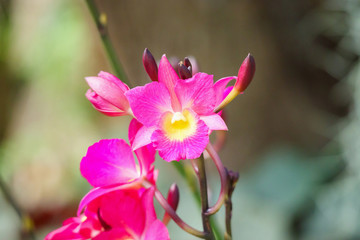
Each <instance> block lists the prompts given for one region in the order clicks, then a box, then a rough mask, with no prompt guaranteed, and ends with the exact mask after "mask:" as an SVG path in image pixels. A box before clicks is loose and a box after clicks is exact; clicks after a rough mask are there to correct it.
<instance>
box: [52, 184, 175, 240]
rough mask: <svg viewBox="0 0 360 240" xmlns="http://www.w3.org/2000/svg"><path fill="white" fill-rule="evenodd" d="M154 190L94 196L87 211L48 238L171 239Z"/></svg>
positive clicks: (57, 239) (125, 191) (99, 239)
mask: <svg viewBox="0 0 360 240" xmlns="http://www.w3.org/2000/svg"><path fill="white" fill-rule="evenodd" d="M153 196H154V189H153V188H149V189H144V188H140V189H137V190H134V189H122V190H116V191H112V192H109V193H107V194H104V195H101V196H99V197H98V198H95V199H93V200H92V201H91V202H89V203H88V204H87V205H86V206H85V211H84V214H82V215H81V216H79V217H75V218H70V219H68V220H67V221H65V222H64V225H63V227H61V228H59V229H56V230H54V231H53V232H51V233H49V234H48V235H47V236H46V237H45V240H64V239H69V240H85V239H93V240H117V239H129V240H168V239H170V238H169V233H168V231H167V229H166V227H165V225H164V224H163V223H162V222H161V221H160V220H158V219H157V217H156V213H155V209H154V204H153Z"/></svg>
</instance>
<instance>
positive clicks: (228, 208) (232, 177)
mask: <svg viewBox="0 0 360 240" xmlns="http://www.w3.org/2000/svg"><path fill="white" fill-rule="evenodd" d="M226 172H227V184H228V192H227V194H226V197H225V227H226V229H225V235H224V239H225V240H231V239H232V233H231V217H232V201H231V197H232V193H233V192H234V190H235V185H236V183H237V181H238V180H239V173H237V172H233V171H231V170H227V169H226Z"/></svg>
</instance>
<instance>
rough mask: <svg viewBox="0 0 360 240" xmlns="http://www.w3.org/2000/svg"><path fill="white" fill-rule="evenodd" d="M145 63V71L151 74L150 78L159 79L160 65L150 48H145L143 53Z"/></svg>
mask: <svg viewBox="0 0 360 240" xmlns="http://www.w3.org/2000/svg"><path fill="white" fill-rule="evenodd" d="M143 64H144V68H145V71H146V72H147V74H148V75H149V77H150V79H151V80H152V81H157V80H158V66H157V64H156V61H155V59H154V57H153V55H152V54H151V52H150V51H149V49H147V48H145V50H144V54H143Z"/></svg>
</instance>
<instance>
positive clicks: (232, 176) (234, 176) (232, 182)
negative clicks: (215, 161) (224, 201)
mask: <svg viewBox="0 0 360 240" xmlns="http://www.w3.org/2000/svg"><path fill="white" fill-rule="evenodd" d="M225 170H226V173H227V179H228V184H229V185H228V187H229V188H228V195H229V197H230V198H231V195H232V193H233V191H234V190H235V186H236V183H237V182H238V180H239V177H240V175H239V173H238V172H234V171H231V170H228V169H227V168H225Z"/></svg>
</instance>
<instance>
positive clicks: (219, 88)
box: [214, 76, 236, 106]
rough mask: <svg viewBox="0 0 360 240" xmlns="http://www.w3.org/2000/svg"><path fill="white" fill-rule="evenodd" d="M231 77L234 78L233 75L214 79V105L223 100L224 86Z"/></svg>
mask: <svg viewBox="0 0 360 240" xmlns="http://www.w3.org/2000/svg"><path fill="white" fill-rule="evenodd" d="M233 79H236V77H235V76H231V77H224V78H221V79H219V80H218V81H216V83H214V90H215V96H216V106H218V105H219V104H220V103H221V102H222V100H224V91H225V88H226V86H227V85H228V83H229V82H230V81H231V80H233Z"/></svg>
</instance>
